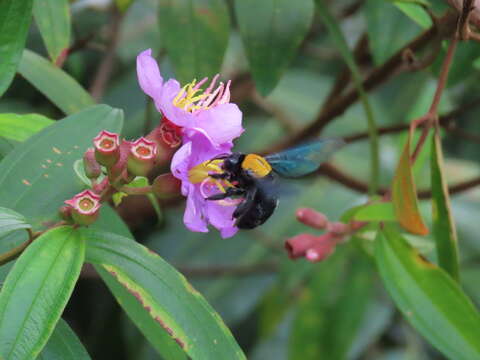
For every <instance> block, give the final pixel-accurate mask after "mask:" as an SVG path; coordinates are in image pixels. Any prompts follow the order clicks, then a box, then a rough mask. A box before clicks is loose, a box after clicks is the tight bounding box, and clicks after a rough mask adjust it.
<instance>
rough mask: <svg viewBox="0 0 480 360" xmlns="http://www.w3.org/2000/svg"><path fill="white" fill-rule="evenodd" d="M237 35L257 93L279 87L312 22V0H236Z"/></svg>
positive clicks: (268, 91)
mask: <svg viewBox="0 0 480 360" xmlns="http://www.w3.org/2000/svg"><path fill="white" fill-rule="evenodd" d="M235 13H236V16H237V21H238V26H239V28H240V35H241V37H242V40H243V45H244V47H245V51H246V54H247V58H248V61H249V63H250V69H251V72H252V75H253V79H254V80H255V85H256V87H257V89H258V91H259V92H260V94H262V95H264V96H266V95H268V94H269V93H270V92H271V91H272V90H273V89H274V88H275V86H276V85H277V84H278V81H279V80H280V78H281V77H282V75H283V73H284V72H285V70H286V69H287V67H288V65H289V64H290V62H291V61H292V59H293V58H294V57H295V55H296V52H297V50H298V47H299V46H300V44H301V42H302V40H303V39H304V38H305V36H306V35H307V32H308V30H309V29H310V24H311V23H312V19H313V13H314V4H313V1H312V0H303V1H290V0H262V1H257V0H235Z"/></svg>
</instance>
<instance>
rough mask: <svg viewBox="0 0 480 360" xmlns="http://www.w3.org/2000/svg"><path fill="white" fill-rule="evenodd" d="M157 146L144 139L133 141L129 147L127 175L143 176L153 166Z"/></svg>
mask: <svg viewBox="0 0 480 360" xmlns="http://www.w3.org/2000/svg"><path fill="white" fill-rule="evenodd" d="M156 156H157V144H155V142H153V141H150V140H147V139H146V138H144V137H141V138H140V139H138V140H136V141H134V142H133V143H131V146H130V154H129V155H128V163H127V168H128V171H129V173H131V174H134V175H138V176H145V175H147V173H148V172H149V171H150V170H151V169H152V167H153V165H154V164H155V157H156Z"/></svg>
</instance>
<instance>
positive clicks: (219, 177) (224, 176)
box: [208, 173, 229, 180]
mask: <svg viewBox="0 0 480 360" xmlns="http://www.w3.org/2000/svg"><path fill="white" fill-rule="evenodd" d="M208 176H210V177H211V178H212V179H217V180H224V179H228V177H229V175H228V174H227V173H221V174H208Z"/></svg>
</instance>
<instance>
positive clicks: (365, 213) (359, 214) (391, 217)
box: [353, 202, 397, 221]
mask: <svg viewBox="0 0 480 360" xmlns="http://www.w3.org/2000/svg"><path fill="white" fill-rule="evenodd" d="M353 219H354V220H356V221H397V217H396V215H395V210H394V208H393V204H392V203H391V202H376V203H371V204H367V205H365V206H362V207H360V208H359V209H358V210H357V211H356V212H355V215H354V216H353Z"/></svg>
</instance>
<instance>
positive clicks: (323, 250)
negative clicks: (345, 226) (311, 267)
mask: <svg viewBox="0 0 480 360" xmlns="http://www.w3.org/2000/svg"><path fill="white" fill-rule="evenodd" d="M340 240H341V238H340V237H337V236H335V235H334V234H332V233H326V234H323V235H320V236H314V235H311V234H300V235H297V236H294V237H292V238H290V239H288V240H287V241H286V242H285V249H286V250H287V253H288V256H289V257H290V259H297V258H300V257H305V259H307V260H308V261H310V262H319V261H322V260H324V259H326V258H327V257H329V256H330V255H331V254H333V252H334V250H335V247H336V245H337V242H338V241H340Z"/></svg>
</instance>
